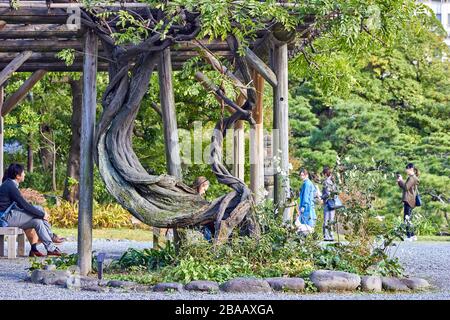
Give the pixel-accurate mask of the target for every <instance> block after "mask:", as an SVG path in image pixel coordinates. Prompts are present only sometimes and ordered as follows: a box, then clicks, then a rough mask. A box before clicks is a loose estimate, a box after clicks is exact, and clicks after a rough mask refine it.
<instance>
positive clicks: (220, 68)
mask: <svg viewBox="0 0 450 320" xmlns="http://www.w3.org/2000/svg"><path fill="white" fill-rule="evenodd" d="M198 48H199V51H200V55H201V56H202V57H203V58H204V59H205V61H206V62H208V63H209V64H210V65H211V66H212V67H213V68H214V70H216V71H218V72H220V73H222V74H224V75H226V76H227V77H228V78H229V79H230V80H231V81H232V82H233V84H234V85H235V86H236V87H237V88H238V89H239V92H240V93H241V95H243V96H244V98H245V99H247V89H246V87H247V86H246V85H244V84H243V83H242V82H241V81H240V80H239V79H238V78H237V77H236V76H235V75H234V74H233V73H232V72H231V71H229V70H228V68H227V67H226V66H224V65H223V64H222V63H221V62H220V61H219V60H218V59H217V58H216V57H215V56H214V55H212V54H211V53H210V52H209V51H208V50H206V49H205V48H204V47H203V46H202V45H199V47H198Z"/></svg>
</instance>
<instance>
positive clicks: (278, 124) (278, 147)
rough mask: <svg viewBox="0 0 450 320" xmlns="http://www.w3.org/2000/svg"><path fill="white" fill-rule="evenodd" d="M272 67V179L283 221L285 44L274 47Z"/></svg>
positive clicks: (285, 215)
mask: <svg viewBox="0 0 450 320" xmlns="http://www.w3.org/2000/svg"><path fill="white" fill-rule="evenodd" d="M273 67H274V71H275V74H276V77H277V86H276V87H275V89H274V95H273V96H274V111H273V119H274V121H273V124H274V141H273V154H274V155H276V156H277V161H275V165H276V167H279V168H280V169H281V171H278V170H276V171H275V172H276V173H275V177H274V187H275V204H276V205H277V208H278V210H279V211H278V212H279V213H281V212H280V210H281V211H283V221H286V220H288V219H289V209H288V208H285V206H286V205H287V203H286V202H287V199H288V197H289V192H290V183H289V116H288V50H287V44H281V45H275V46H274V49H273Z"/></svg>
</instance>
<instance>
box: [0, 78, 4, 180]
mask: <svg viewBox="0 0 450 320" xmlns="http://www.w3.org/2000/svg"><path fill="white" fill-rule="evenodd" d="M2 110H3V87H2V86H0V181H2V179H3V172H4V168H3V162H4V158H3V143H4V135H3V117H2V116H1V114H2Z"/></svg>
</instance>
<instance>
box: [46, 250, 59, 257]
mask: <svg viewBox="0 0 450 320" xmlns="http://www.w3.org/2000/svg"><path fill="white" fill-rule="evenodd" d="M61 255H62V252H61V250H59V249H58V248H56V249H55V250H53V251H47V256H56V257H60V256H61Z"/></svg>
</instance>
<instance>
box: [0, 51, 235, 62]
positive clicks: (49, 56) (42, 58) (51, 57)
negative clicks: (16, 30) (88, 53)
mask: <svg viewBox="0 0 450 320" xmlns="http://www.w3.org/2000/svg"><path fill="white" fill-rule="evenodd" d="M216 53H217V54H218V55H220V56H222V57H225V58H227V59H231V58H232V57H233V54H232V53H231V52H230V51H217V52H216ZM19 54H20V52H0V63H9V62H10V61H11V60H13V59H14V58H15V57H17V56H18V55H19ZM57 54H58V52H57V51H53V52H33V54H32V55H31V57H30V58H29V59H28V60H27V63H28V62H39V63H49V62H63V61H62V60H61V59H60V58H58V57H57V56H56V55H57ZM170 55H171V60H172V62H185V61H187V60H188V59H191V58H193V57H198V55H199V54H198V52H196V51H172V50H171V54H170ZM74 56H75V60H74V63H82V62H83V53H82V52H75V53H74ZM98 59H99V61H103V62H109V60H108V58H107V56H106V54H105V53H104V52H101V51H100V52H99V54H98Z"/></svg>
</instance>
